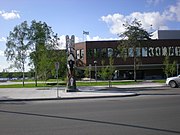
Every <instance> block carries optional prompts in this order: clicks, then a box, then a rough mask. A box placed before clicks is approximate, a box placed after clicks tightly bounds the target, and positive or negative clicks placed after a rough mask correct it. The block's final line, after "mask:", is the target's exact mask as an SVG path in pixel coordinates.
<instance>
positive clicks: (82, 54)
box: [80, 49, 84, 59]
mask: <svg viewBox="0 0 180 135" xmlns="http://www.w3.org/2000/svg"><path fill="white" fill-rule="evenodd" d="M80 58H81V59H83V58H84V50H83V49H82V50H81V57H80Z"/></svg>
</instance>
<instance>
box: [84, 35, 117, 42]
mask: <svg viewBox="0 0 180 135" xmlns="http://www.w3.org/2000/svg"><path fill="white" fill-rule="evenodd" d="M86 39H87V41H102V40H119V38H101V37H99V36H95V37H90V36H89V35H87V37H86Z"/></svg>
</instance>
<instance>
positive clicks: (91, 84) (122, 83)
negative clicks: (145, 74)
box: [0, 81, 141, 88]
mask: <svg viewBox="0 0 180 135" xmlns="http://www.w3.org/2000/svg"><path fill="white" fill-rule="evenodd" d="M139 82H141V81H137V82H134V81H113V82H111V85H129V84H136V83H139ZM49 84H51V83H38V86H37V87H56V83H55V84H54V85H49ZM76 85H77V86H108V85H109V82H108V81H101V82H99V81H97V82H89V81H87V82H76ZM58 86H66V83H65V82H61V83H59V84H58ZM35 87H36V86H35V83H25V85H24V88H35ZM0 88H23V86H22V83H21V84H9V85H0Z"/></svg>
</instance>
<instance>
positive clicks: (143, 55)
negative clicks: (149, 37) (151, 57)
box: [142, 47, 148, 57]
mask: <svg viewBox="0 0 180 135" xmlns="http://www.w3.org/2000/svg"><path fill="white" fill-rule="evenodd" d="M147 56H148V52H147V47H143V48H142V57H147Z"/></svg>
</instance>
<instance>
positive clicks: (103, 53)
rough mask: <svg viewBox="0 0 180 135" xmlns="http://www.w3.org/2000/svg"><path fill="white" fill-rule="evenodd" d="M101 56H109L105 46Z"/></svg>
mask: <svg viewBox="0 0 180 135" xmlns="http://www.w3.org/2000/svg"><path fill="white" fill-rule="evenodd" d="M101 56H102V57H103V58H106V57H107V53H106V48H103V49H102V50H101Z"/></svg>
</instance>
